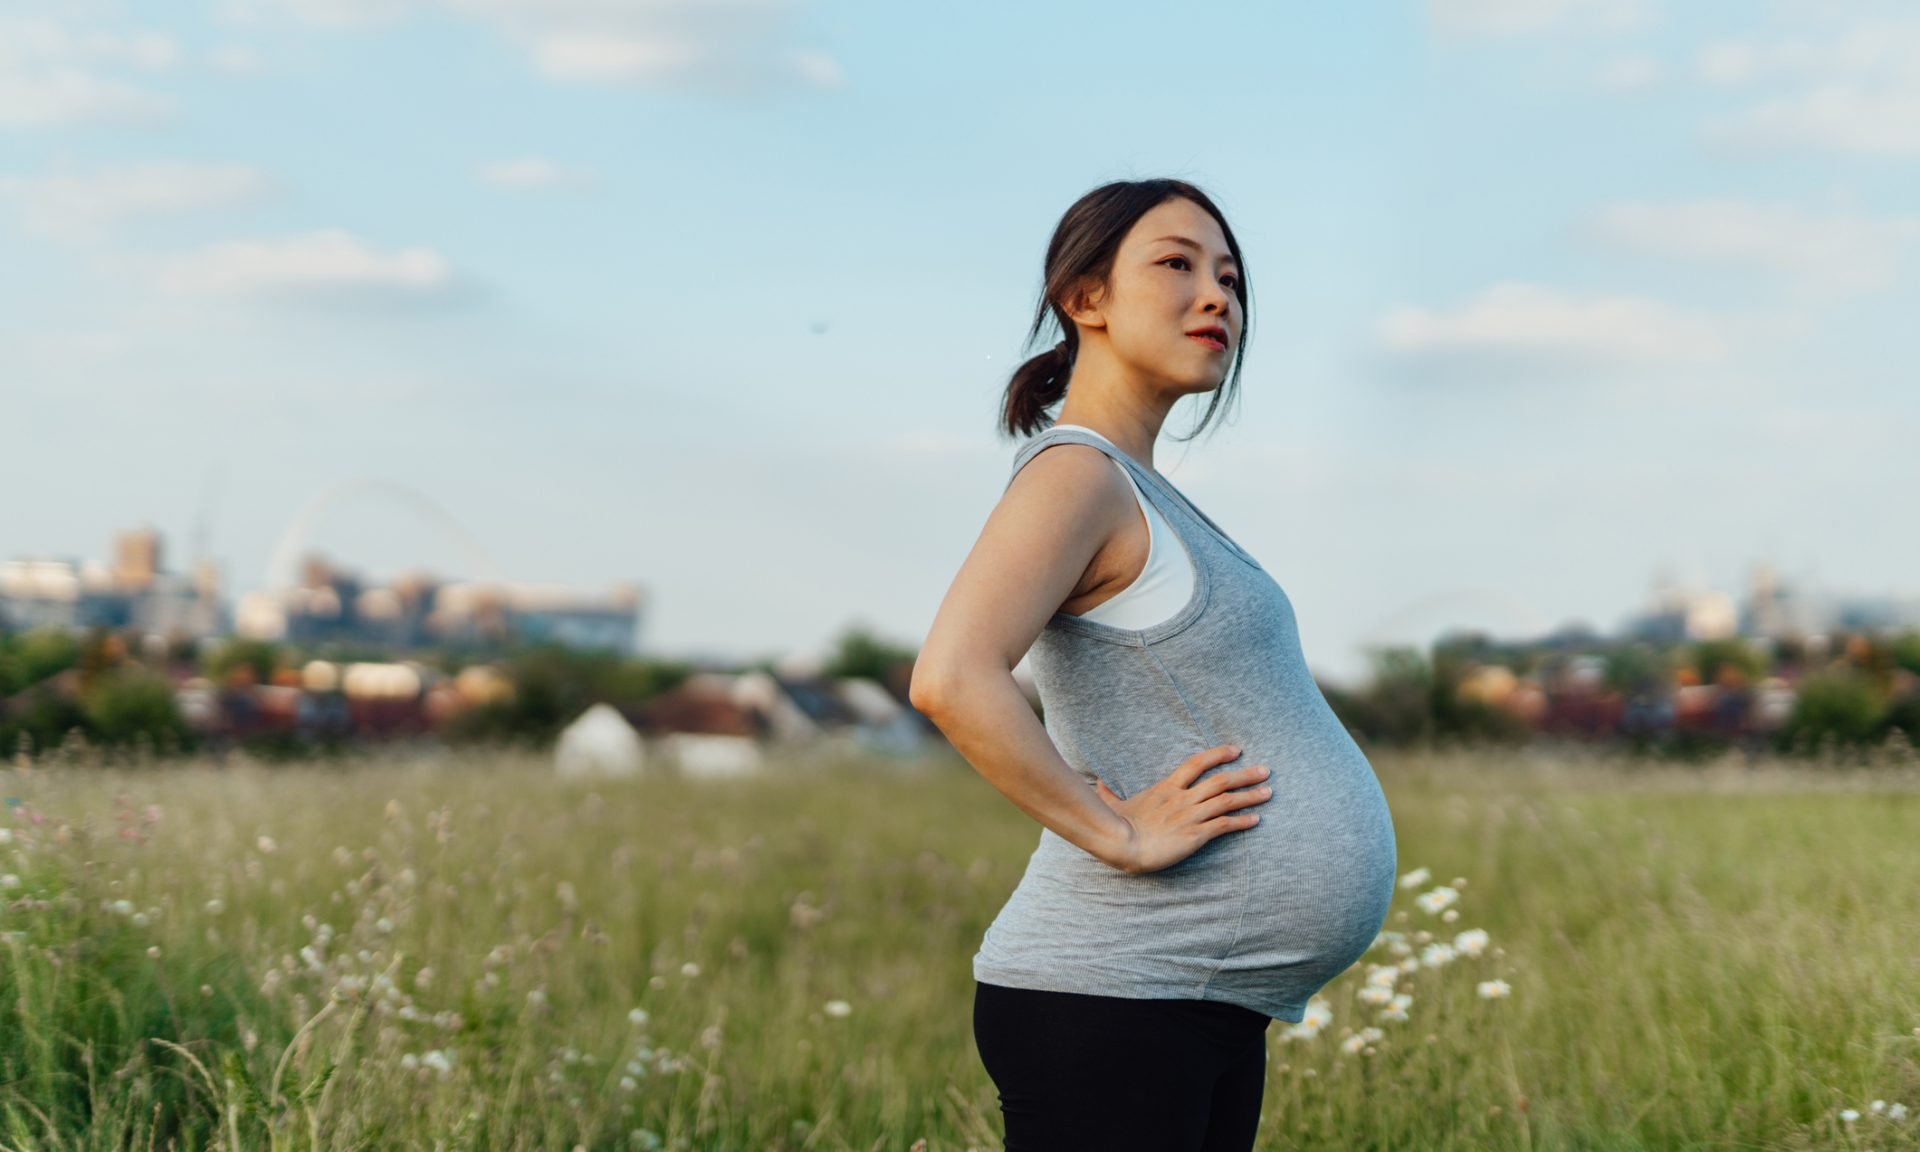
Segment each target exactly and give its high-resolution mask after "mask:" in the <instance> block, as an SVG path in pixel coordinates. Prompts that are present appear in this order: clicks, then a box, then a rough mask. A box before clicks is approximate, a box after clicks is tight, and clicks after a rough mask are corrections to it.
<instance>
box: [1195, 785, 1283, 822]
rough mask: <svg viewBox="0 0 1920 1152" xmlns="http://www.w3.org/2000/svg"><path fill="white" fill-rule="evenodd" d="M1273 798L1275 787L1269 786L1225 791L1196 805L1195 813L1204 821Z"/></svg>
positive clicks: (1263, 802)
mask: <svg viewBox="0 0 1920 1152" xmlns="http://www.w3.org/2000/svg"><path fill="white" fill-rule="evenodd" d="M1272 798H1273V789H1271V788H1268V787H1264V786H1263V787H1260V788H1246V789H1242V790H1240V791H1235V792H1223V793H1221V794H1220V795H1218V796H1215V797H1214V798H1212V799H1211V800H1206V801H1203V802H1202V803H1200V804H1199V805H1197V806H1195V808H1194V813H1195V814H1196V815H1197V816H1198V817H1199V818H1200V820H1202V821H1206V820H1211V819H1213V818H1214V817H1216V816H1220V815H1222V814H1223V813H1227V812H1232V811H1235V810H1237V809H1240V808H1251V807H1252V806H1253V805H1255V804H1265V803H1266V802H1267V801H1268V800H1271V799H1272Z"/></svg>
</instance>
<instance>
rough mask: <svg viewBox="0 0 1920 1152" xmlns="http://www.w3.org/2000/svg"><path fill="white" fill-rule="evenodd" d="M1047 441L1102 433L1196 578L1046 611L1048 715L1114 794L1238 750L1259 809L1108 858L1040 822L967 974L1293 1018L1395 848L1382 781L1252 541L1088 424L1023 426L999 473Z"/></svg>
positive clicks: (1374, 903) (1351, 933) (1342, 944)
mask: <svg viewBox="0 0 1920 1152" xmlns="http://www.w3.org/2000/svg"><path fill="white" fill-rule="evenodd" d="M1062 443H1073V444H1087V445H1091V446H1093V447H1095V448H1098V449H1099V450H1100V451H1102V452H1105V453H1106V454H1107V455H1108V456H1110V457H1112V458H1113V459H1115V460H1117V461H1119V462H1120V463H1121V465H1122V466H1123V467H1125V468H1126V469H1127V470H1128V471H1129V473H1131V475H1132V476H1133V478H1134V481H1135V482H1136V483H1137V484H1138V485H1139V487H1140V491H1141V492H1142V493H1143V494H1145V496H1146V497H1147V498H1148V499H1149V500H1151V501H1153V504H1154V507H1155V508H1157V509H1158V510H1159V511H1160V514H1161V515H1162V516H1164V517H1166V520H1167V523H1169V524H1170V525H1172V526H1173V529H1174V532H1175V533H1176V535H1178V537H1179V539H1180V543H1181V545H1182V546H1183V547H1185V549H1186V551H1187V553H1188V555H1189V557H1190V558H1191V560H1192V562H1193V568H1194V588H1193V595H1192V598H1191V599H1190V600H1188V602H1187V604H1186V606H1185V607H1184V608H1182V609H1181V610H1180V611H1179V612H1177V613H1176V614H1174V615H1173V616H1172V617H1170V618H1168V619H1166V620H1163V621H1161V622H1160V623H1159V624H1156V625H1153V626H1151V627H1149V628H1146V629H1143V630H1133V629H1123V628H1116V627H1113V626H1111V625H1107V624H1101V623H1098V622H1096V621H1092V620H1083V619H1080V618H1079V617H1076V616H1071V615H1068V614H1067V613H1064V612H1055V613H1054V615H1053V617H1052V618H1051V619H1050V620H1048V621H1047V624H1046V627H1045V628H1044V629H1042V631H1041V633H1040V635H1039V637H1038V638H1036V639H1035V641H1034V644H1033V648H1032V650H1031V651H1030V652H1029V654H1028V658H1027V659H1028V664H1029V666H1030V667H1031V669H1032V671H1033V679H1034V684H1035V687H1036V688H1037V689H1038V690H1039V694H1040V702H1041V706H1042V708H1043V710H1044V713H1045V716H1044V721H1045V726H1046V730H1047V734H1048V735H1049V736H1050V737H1051V738H1052V739H1053V742H1054V745H1055V746H1056V747H1057V748H1059V750H1060V754H1061V756H1062V757H1064V758H1065V760H1066V761H1067V763H1068V764H1070V765H1072V766H1073V768H1074V769H1075V770H1076V771H1077V772H1079V773H1080V774H1081V776H1083V777H1085V778H1086V780H1087V782H1088V784H1089V785H1090V786H1091V784H1092V783H1093V781H1094V779H1095V778H1096V777H1097V778H1099V779H1101V780H1105V781H1106V783H1107V787H1109V788H1111V789H1113V791H1114V792H1115V793H1116V794H1118V795H1119V796H1121V797H1123V798H1124V797H1127V796H1131V795H1133V794H1134V793H1135V792H1138V791H1140V790H1141V789H1143V788H1146V787H1148V786H1150V785H1152V784H1153V783H1154V782H1156V781H1158V780H1160V779H1162V778H1164V777H1166V776H1167V775H1168V774H1169V773H1171V772H1172V771H1173V769H1174V768H1175V766H1177V765H1178V764H1179V763H1180V761H1181V760H1183V759H1185V758H1186V757H1188V756H1190V755H1192V754H1193V753H1195V752H1199V751H1202V750H1204V749H1206V748H1210V747H1212V746H1214V745H1216V744H1234V745H1238V746H1239V747H1240V749H1241V756H1240V758H1239V759H1238V760H1234V761H1231V762H1229V763H1227V764H1224V765H1220V766H1218V767H1215V768H1211V769H1209V770H1208V775H1211V774H1213V773H1216V772H1222V771H1229V770H1231V769H1234V768H1240V767H1247V766H1251V765H1254V764H1265V765H1267V766H1268V767H1269V768H1270V769H1271V770H1272V775H1271V776H1269V777H1268V778H1267V780H1266V783H1267V784H1270V785H1271V786H1272V787H1273V797H1272V799H1270V800H1268V801H1267V802H1266V803H1264V804H1260V805H1257V806H1255V808H1254V811H1257V812H1259V813H1260V814H1261V815H1260V822H1259V823H1258V824H1255V825H1253V826H1252V827H1251V828H1245V829H1240V830H1237V831H1233V832H1228V833H1226V834H1225V835H1223V836H1218V837H1215V838H1214V839H1213V840H1210V841H1208V842H1207V843H1206V844H1205V845H1203V846H1202V847H1201V848H1200V850H1199V851H1197V852H1195V853H1194V854H1193V855H1191V856H1189V857H1187V858H1186V859H1185V860H1182V861H1180V862H1179V863H1176V864H1174V865H1172V866H1171V867H1168V868H1164V869H1161V870H1160V871H1157V872H1148V873H1140V874H1129V873H1126V872H1123V871H1121V870H1119V869H1117V868H1114V867H1112V866H1110V865H1108V864H1105V863H1102V862H1101V861H1100V860H1098V859H1096V858H1095V857H1094V856H1092V855H1091V854H1090V853H1088V852H1086V851H1084V850H1082V849H1080V848H1078V847H1076V846H1075V845H1074V844H1072V843H1071V842H1069V841H1067V840H1065V839H1063V838H1062V837H1060V836H1058V835H1056V834H1055V833H1054V832H1053V831H1052V830H1050V829H1047V828H1042V829H1041V831H1040V843H1039V846H1038V847H1037V848H1035V849H1034V852H1033V854H1032V856H1031V857H1029V859H1028V860H1027V867H1026V872H1025V874H1024V875H1023V876H1022V877H1021V879H1020V883H1019V884H1018V885H1017V886H1016V887H1015V888H1014V890H1013V893H1012V895H1011V896H1009V897H1008V899H1007V902H1006V905H1005V907H1003V908H1002V909H1001V910H1000V913H999V915H998V916H997V917H995V919H994V921H993V923H992V924H990V925H989V926H988V927H987V930H986V934H985V937H984V939H983V940H982V941H981V943H980V948H979V951H978V952H977V953H976V954H975V955H974V957H973V974H974V978H975V979H977V980H979V981H981V982H983V983H987V984H999V985H1003V986H1006V987H1010V988H1032V989H1040V990H1050V991H1057V992H1082V993H1090V994H1093V995H1101V996H1122V997H1129V998H1133V999H1150V1000H1161V999H1191V1000H1222V1001H1226V1002H1228V1003H1232V1004H1239V1005H1242V1006H1243V1007H1247V1008H1251V1009H1253V1010H1255V1011H1257V1012H1262V1013H1265V1014H1266V1015H1268V1016H1270V1017H1273V1018H1275V1019H1279V1020H1285V1021H1289V1022H1296V1023H1297V1022H1298V1021H1299V1020H1301V1019H1302V1017H1303V1016H1304V1014H1305V1011H1306V1006H1307V999H1308V997H1309V996H1311V995H1312V994H1313V993H1315V992H1317V991H1319V990H1320V989H1321V988H1322V987H1324V986H1325V985H1326V984H1327V983H1328V982H1329V981H1331V980H1332V979H1333V978H1334V977H1335V976H1338V975H1339V974H1340V973H1341V972H1342V971H1344V970H1345V969H1346V968H1347V967H1349V966H1350V965H1352V964H1353V963H1354V962H1355V961H1357V960H1358V959H1359V958H1360V956H1361V955H1362V954H1364V953H1365V952H1366V950H1367V949H1368V948H1369V947H1370V946H1371V945H1372V943H1373V941H1374V938H1375V935H1376V933H1377V932H1378V931H1379V929H1380V926H1381V924H1382V923H1383V922H1384V920H1385V918H1386V915H1387V905H1388V902H1389V901H1390V900H1391V898H1392V895H1393V887H1394V874H1395V869H1396V867H1397V863H1398V862H1397V858H1396V851H1395V845H1394V833H1393V818H1392V816H1391V815H1390V814H1389V812H1388V810H1387V802H1386V797H1385V796H1384V795H1383V794H1382V792H1381V790H1380V784H1379V781H1378V780H1377V779H1376V778H1375V776H1374V772H1373V767H1372V765H1370V764H1369V763H1368V762H1367V759H1366V756H1365V755H1364V754H1363V753H1362V752H1361V751H1360V749H1359V747H1358V746H1357V745H1356V744H1355V743H1354V742H1353V739H1352V737H1350V736H1349V735H1348V734H1347V730H1346V728H1345V726H1344V725H1342V724H1341V723H1340V720H1339V719H1338V718H1337V717H1336V716H1335V715H1334V714H1333V709H1332V708H1330V707H1328V705H1327V702H1326V698H1325V697H1324V696H1322V695H1321V694H1320V690H1319V688H1318V686H1316V685H1315V684H1314V681H1313V677H1312V675H1311V674H1310V673H1309V672H1308V670H1307V663H1306V658H1305V656H1304V655H1303V654H1302V652H1301V649H1300V637H1299V633H1298V631H1297V630H1296V628H1295V622H1294V615H1293V606H1292V604H1291V602H1290V601H1289V600H1288V599H1287V594H1286V593H1285V592H1284V591H1282V590H1281V588H1280V585H1279V584H1277V583H1276V582H1275V581H1274V579H1273V577H1271V576H1270V575H1268V574H1267V571H1266V569H1264V568H1262V567H1261V566H1260V563H1259V561H1257V560H1255V559H1254V558H1253V557H1252V556H1251V555H1249V554H1248V553H1247V552H1246V550H1245V549H1243V548H1241V547H1240V546H1239V545H1238V544H1236V543H1234V541H1233V540H1231V539H1229V538H1228V536H1227V534H1226V533H1225V532H1222V531H1221V530H1220V528H1219V526H1218V525H1216V524H1214V522H1213V521H1212V520H1211V519H1209V518H1208V517H1207V516H1206V515H1205V514H1204V513H1202V512H1201V511H1200V510H1199V509H1198V508H1195V507H1194V506H1193V505H1192V504H1190V503H1188V501H1187V499H1186V497H1185V496H1183V495H1181V493H1180V492H1179V491H1178V490H1176V489H1175V488H1174V487H1173V485H1172V484H1169V483H1168V482H1167V481H1166V480H1164V479H1162V478H1161V477H1160V476H1159V475H1158V474H1157V473H1155V472H1153V471H1150V470H1148V469H1146V468H1143V467H1141V466H1140V465H1139V464H1138V463H1137V462H1135V461H1134V460H1133V459H1132V458H1131V457H1129V456H1127V455H1126V454H1125V453H1124V452H1120V451H1119V450H1117V449H1116V448H1114V447H1113V446H1112V445H1110V444H1107V443H1105V442H1103V441H1102V440H1101V439H1100V438H1099V437H1096V436H1091V435H1088V434H1087V433H1085V432H1081V431H1077V430H1074V429H1071V428H1049V429H1047V430H1045V431H1043V432H1041V433H1039V434H1038V435H1036V436H1034V437H1032V438H1031V439H1029V440H1028V441H1027V442H1026V443H1025V444H1023V445H1022V446H1021V447H1020V450H1019V452H1018V453H1017V454H1016V455H1015V456H1014V460H1013V474H1015V475H1017V474H1018V473H1019V471H1020V469H1021V468H1023V467H1024V466H1025V465H1026V463H1027V462H1028V461H1029V460H1031V459H1033V457H1034V456H1035V455H1036V454H1037V453H1039V452H1040V451H1041V450H1042V449H1044V448H1047V447H1050V446H1052V445H1054V444H1062ZM1008 484H1009V485H1011V484H1012V476H1011V475H1010V476H1009V478H1008ZM1203 778H1204V777H1203Z"/></svg>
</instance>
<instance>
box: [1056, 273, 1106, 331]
mask: <svg viewBox="0 0 1920 1152" xmlns="http://www.w3.org/2000/svg"><path fill="white" fill-rule="evenodd" d="M1106 296H1107V292H1106V286H1105V285H1102V284H1094V283H1090V282H1085V281H1083V282H1082V283H1080V284H1079V285H1076V286H1075V287H1074V288H1073V289H1071V290H1070V291H1068V293H1067V299H1066V301H1065V302H1064V304H1063V306H1062V307H1063V308H1064V310H1065V311H1066V314H1067V318H1068V319H1069V320H1072V321H1073V322H1074V323H1075V324H1078V325H1079V326H1080V327H1082V328H1105V327H1106V326H1107V317H1106V315H1105V314H1104V313H1103V312H1102V311H1101V310H1100V305H1101V303H1102V302H1104V301H1105V300H1106Z"/></svg>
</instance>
